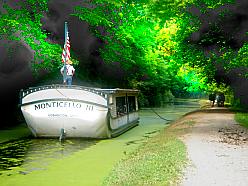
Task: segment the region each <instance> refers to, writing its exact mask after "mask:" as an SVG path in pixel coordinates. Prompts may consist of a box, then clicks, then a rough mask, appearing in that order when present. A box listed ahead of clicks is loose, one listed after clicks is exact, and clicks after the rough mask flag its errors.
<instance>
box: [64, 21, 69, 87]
mask: <svg viewBox="0 0 248 186" xmlns="http://www.w3.org/2000/svg"><path fill="white" fill-rule="evenodd" d="M67 36H68V27H67V22H65V44H64V50H65V60H64V74H63V79H64V82H65V80H66V61H67Z"/></svg>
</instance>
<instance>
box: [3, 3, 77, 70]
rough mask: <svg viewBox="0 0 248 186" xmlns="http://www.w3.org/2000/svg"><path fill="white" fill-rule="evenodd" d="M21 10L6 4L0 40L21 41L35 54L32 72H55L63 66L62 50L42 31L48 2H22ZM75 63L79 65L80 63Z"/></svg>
mask: <svg viewBox="0 0 248 186" xmlns="http://www.w3.org/2000/svg"><path fill="white" fill-rule="evenodd" d="M19 5H20V6H21V8H20V9H12V8H11V7H9V6H8V5H7V4H4V6H3V8H4V10H5V11H3V12H2V13H1V14H0V25H1V28H2V29H1V30H0V39H5V40H14V41H21V42H24V43H25V44H27V45H28V46H29V47H30V49H31V50H32V51H33V52H34V59H33V61H32V64H31V65H32V70H33V72H34V73H35V74H38V73H39V71H40V70H42V71H47V72H49V71H54V70H57V69H58V68H60V66H61V54H62V48H61V47H60V46H59V45H58V44H52V43H49V42H48V40H47V35H46V34H45V33H44V31H42V30H41V26H42V25H41V22H40V19H41V17H42V13H43V12H45V11H47V0H39V1H34V0H25V1H20V2H19ZM73 61H75V63H78V61H76V60H73Z"/></svg>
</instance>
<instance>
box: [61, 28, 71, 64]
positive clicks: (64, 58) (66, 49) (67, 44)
mask: <svg viewBox="0 0 248 186" xmlns="http://www.w3.org/2000/svg"><path fill="white" fill-rule="evenodd" d="M70 57H71V56H70V40H69V33H68V32H67V34H66V42H65V44H64V49H63V53H62V62H63V63H65V61H66V63H68V61H69V59H70Z"/></svg>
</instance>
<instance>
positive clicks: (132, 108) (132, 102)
mask: <svg viewBox="0 0 248 186" xmlns="http://www.w3.org/2000/svg"><path fill="white" fill-rule="evenodd" d="M128 111H129V112H133V111H136V104H135V96H128Z"/></svg>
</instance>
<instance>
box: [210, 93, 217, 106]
mask: <svg viewBox="0 0 248 186" xmlns="http://www.w3.org/2000/svg"><path fill="white" fill-rule="evenodd" d="M215 99H216V94H215V93H211V94H209V101H210V102H212V107H213V106H214V102H215Z"/></svg>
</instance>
